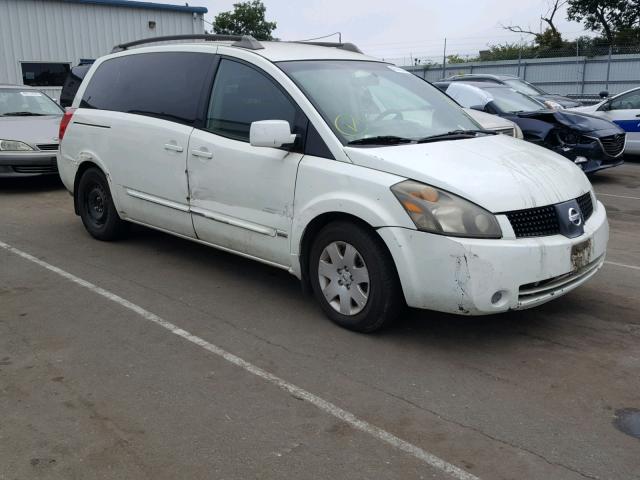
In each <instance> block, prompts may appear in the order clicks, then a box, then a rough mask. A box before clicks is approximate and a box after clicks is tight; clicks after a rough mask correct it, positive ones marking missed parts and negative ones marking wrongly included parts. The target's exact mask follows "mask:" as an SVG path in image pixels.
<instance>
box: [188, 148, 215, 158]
mask: <svg viewBox="0 0 640 480" xmlns="http://www.w3.org/2000/svg"><path fill="white" fill-rule="evenodd" d="M191 155H193V156H194V157H200V158H207V159H212V158H213V153H211V152H205V151H204V150H191Z"/></svg>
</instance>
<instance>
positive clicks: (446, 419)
mask: <svg viewBox="0 0 640 480" xmlns="http://www.w3.org/2000/svg"><path fill="white" fill-rule="evenodd" d="M340 373H341V374H342V375H344V376H345V377H347V378H350V379H351V380H353V381H355V382H357V383H360V384H361V385H364V386H366V387H368V388H371V389H373V390H376V391H378V392H380V393H383V394H385V395H388V396H390V397H392V398H395V399H396V400H400V401H401V402H404V403H406V404H407V405H410V406H412V407H414V408H417V409H418V410H422V411H424V412H427V413H429V414H431V415H433V416H435V417H436V418H438V419H439V420H442V421H444V422H447V423H451V424H453V425H456V426H458V427H460V428H464V429H467V430H471V431H474V432H476V433H478V434H480V435H482V436H483V437H485V438H488V439H489V440H493V441H494V442H498V443H500V444H502V445H505V446H508V447H511V448H514V449H516V450H520V451H522V452H525V453H528V454H529V455H532V456H534V457H536V458H539V459H540V460H542V461H543V462H545V463H546V464H548V465H551V466H553V467H559V468H563V469H565V470H568V471H570V472H573V473H575V474H576V475H580V476H581V477H583V478H588V479H591V480H600V477H598V476H595V475H591V474H588V473H585V472H582V471H580V470H577V469H575V468H573V467H571V466H569V465H566V464H564V463H560V462H556V461H553V460H549V459H548V458H547V457H545V456H544V455H542V454H541V453H538V452H536V451H534V450H531V449H529V448H526V447H524V446H522V445H518V444H516V443H513V442H510V441H509V440H505V439H502V438H498V437H496V436H494V435H491V434H490V433H487V432H485V431H484V430H482V429H481V428H478V427H475V426H473V425H468V424H466V423H463V422H460V421H458V420H455V419H453V418H450V417H447V416H445V415H443V414H441V413H439V412H437V411H435V410H432V409H430V408H428V407H425V406H424V405H420V404H418V403H416V402H414V401H412V400H409V399H408V398H405V397H403V396H402V395H398V394H396V393H393V392H389V391H387V390H385V389H383V388H380V387H377V386H375V385H371V384H369V383H367V382H363V381H360V380H355V379H353V378H352V377H350V376H349V375H347V374H345V373H344V372H340Z"/></svg>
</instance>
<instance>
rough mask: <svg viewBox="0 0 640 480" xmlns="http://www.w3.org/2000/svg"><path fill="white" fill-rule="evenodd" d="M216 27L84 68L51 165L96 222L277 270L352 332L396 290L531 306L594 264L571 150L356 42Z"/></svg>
mask: <svg viewBox="0 0 640 480" xmlns="http://www.w3.org/2000/svg"><path fill="white" fill-rule="evenodd" d="M194 38H195V37H194ZM222 38H223V39H224V40H226V41H224V42H222V41H219V40H220V37H218V36H211V37H207V39H209V40H210V41H204V42H202V41H200V42H193V43H178V44H176V43H174V44H172V45H171V44H169V45H167V44H163V45H162V46H146V47H140V46H139V44H141V43H145V42H143V41H139V42H132V43H131V44H128V45H122V46H120V47H119V48H118V50H120V51H118V52H117V53H113V54H111V55H107V56H105V57H103V58H100V59H99V60H97V61H96V62H95V64H94V65H93V66H92V67H91V70H90V71H89V73H88V74H87V76H86V78H85V79H84V81H83V83H82V85H81V87H80V89H79V90H78V92H77V95H76V97H75V99H74V101H73V105H72V108H70V109H69V110H68V111H67V113H66V115H65V116H64V118H63V121H62V123H61V125H60V135H59V136H60V140H61V143H60V151H59V153H58V167H59V171H60V175H61V177H62V180H63V182H64V184H65V185H66V188H67V189H68V190H69V191H70V192H71V193H72V194H73V198H74V205H75V211H76V213H77V214H78V215H80V217H81V219H82V222H83V223H84V226H85V227H86V229H87V230H88V232H89V233H90V234H91V235H92V236H93V237H95V238H97V239H99V240H113V239H116V238H118V237H121V236H122V235H123V234H124V233H125V231H126V226H127V225H128V224H129V222H133V223H137V224H141V225H145V226H148V227H152V228H155V229H158V230H161V231H164V232H168V233H171V234H174V235H177V236H180V237H183V238H185V239H190V240H194V241H197V242H200V243H203V244H206V245H210V246H213V247H216V248H219V249H222V250H225V251H228V252H232V253H235V254H238V255H242V256H244V257H248V258H251V259H255V260H258V261H261V262H264V263H267V264H269V265H272V266H274V267H278V268H282V269H285V270H287V271H289V272H290V273H292V274H293V275H295V276H296V277H298V278H299V279H300V280H301V281H302V283H303V285H304V287H305V288H306V289H307V290H308V291H310V292H313V294H314V295H315V297H316V299H317V301H318V302H319V304H320V306H321V308H322V309H323V310H324V312H325V313H326V315H327V316H328V317H329V318H330V319H331V320H333V321H334V322H336V323H337V324H339V325H341V326H343V327H346V328H350V329H353V330H357V331H361V332H370V331H373V330H376V329H378V328H381V327H383V326H385V325H387V324H389V323H390V322H391V321H392V320H393V319H394V318H396V317H397V316H398V315H399V314H400V313H401V311H402V309H403V307H404V306H406V305H408V306H410V307H415V308H420V309H429V310H436V311H441V312H450V313H456V314H464V315H484V314H493V313H498V312H505V311H508V310H518V309H524V308H529V307H534V306H537V305H540V304H542V303H545V302H547V301H549V300H552V299H554V298H558V297H559V296H561V295H562V294H564V293H567V292H569V291H570V290H572V289H574V288H576V287H578V286H579V285H581V284H582V283H584V282H586V281H587V280H588V279H589V278H591V277H592V276H593V275H594V274H595V273H596V272H597V271H598V270H599V269H600V267H601V266H602V265H603V262H604V257H605V251H606V246H607V241H608V235H609V227H608V223H607V217H606V212H605V209H604V207H603V205H602V204H601V203H600V202H598V201H597V200H596V198H595V195H594V192H593V190H592V187H591V185H590V183H589V181H588V180H587V178H586V176H585V175H584V173H582V171H581V170H580V168H578V167H577V166H575V165H574V164H573V163H572V162H571V161H569V160H567V159H566V158H564V157H562V156H560V155H558V154H555V153H553V152H551V151H549V150H547V149H544V148H542V147H538V146H535V145H532V144H530V143H527V142H524V141H521V140H518V139H516V138H513V137H510V136H507V135H498V134H495V132H493V131H488V130H483V129H482V128H481V126H480V125H479V124H478V123H476V121H474V120H473V119H472V118H471V117H470V116H469V115H468V114H467V113H465V112H464V111H463V110H462V108H460V107H459V106H458V105H457V104H456V103H455V102H454V101H453V100H451V99H450V98H449V97H447V96H446V95H445V94H443V93H442V92H440V91H439V90H438V89H437V88H435V87H432V86H431V85H429V84H428V83H427V82H424V81H422V80H421V79H419V78H417V77H415V76H414V75H412V74H410V73H408V72H406V71H405V70H402V69H400V68H397V67H396V66H394V65H391V64H388V63H385V62H382V61H379V60H376V59H374V58H371V57H368V56H365V55H363V54H361V53H360V52H359V51H358V50H357V48H355V47H354V46H353V45H351V44H336V45H335V46H326V44H323V45H313V44H308V43H307V44H301V43H294V42H257V41H256V40H254V39H253V38H251V37H242V38H237V39H230V38H229V37H222ZM155 40H162V38H158V39H154V41H155ZM165 40H166V39H165ZM211 40H216V41H211ZM232 42H233V43H232ZM146 43H148V42H146ZM133 46H136V47H137V48H131V47H133Z"/></svg>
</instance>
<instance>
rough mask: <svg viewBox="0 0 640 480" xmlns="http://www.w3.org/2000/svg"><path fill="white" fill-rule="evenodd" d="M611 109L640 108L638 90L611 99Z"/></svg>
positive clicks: (639, 93) (639, 92)
mask: <svg viewBox="0 0 640 480" xmlns="http://www.w3.org/2000/svg"><path fill="white" fill-rule="evenodd" d="M609 105H610V107H609V108H610V109H611V110H636V109H638V110H640V91H636V92H631V93H628V94H626V95H622V96H621V97H618V98H616V99H615V100H612V101H611V103H610V104H609Z"/></svg>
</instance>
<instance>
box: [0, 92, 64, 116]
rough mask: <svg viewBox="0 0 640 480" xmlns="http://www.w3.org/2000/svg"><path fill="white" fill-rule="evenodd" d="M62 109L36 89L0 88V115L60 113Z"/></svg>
mask: <svg viewBox="0 0 640 480" xmlns="http://www.w3.org/2000/svg"><path fill="white" fill-rule="evenodd" d="M62 114H63V110H62V108H60V107H59V106H58V105H57V104H56V103H55V102H54V101H53V100H51V99H50V98H49V97H47V96H46V95H45V94H44V93H42V92H39V91H37V90H19V89H14V88H7V89H0V116H9V117H10V116H30V115H62Z"/></svg>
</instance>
